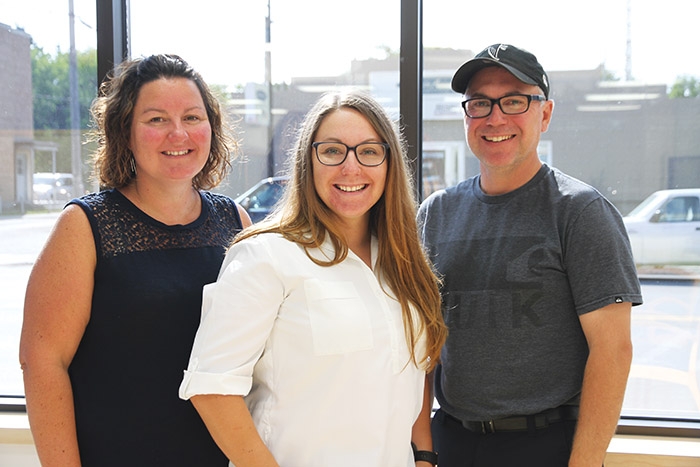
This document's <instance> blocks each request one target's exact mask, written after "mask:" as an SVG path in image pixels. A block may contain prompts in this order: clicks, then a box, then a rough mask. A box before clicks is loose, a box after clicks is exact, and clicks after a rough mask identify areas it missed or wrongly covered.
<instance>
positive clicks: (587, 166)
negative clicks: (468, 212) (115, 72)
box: [0, 0, 700, 422]
mask: <svg viewBox="0 0 700 467" xmlns="http://www.w3.org/2000/svg"><path fill="white" fill-rule="evenodd" d="M38 3H39V1H38V0H37V1H36V2H33V3H31V4H27V5H24V4H22V3H18V2H14V4H12V5H6V6H5V7H4V8H3V10H2V12H1V13H0V23H4V24H5V25H6V26H3V27H2V28H0V52H2V53H0V60H2V61H7V64H5V66H3V69H4V70H8V73H4V74H3V75H2V76H1V77H0V82H1V83H2V86H0V106H2V111H1V112H0V167H1V168H2V169H0V295H1V296H2V300H0V375H1V376H0V394H2V395H10V396H21V395H22V393H23V388H22V380H21V372H20V370H19V368H18V364H17V345H18V341H19V329H20V326H21V310H22V300H23V291H24V286H25V284H26V280H27V276H28V273H29V270H30V268H31V264H32V262H33V260H34V258H35V257H36V255H37V254H38V248H39V247H40V246H41V244H42V242H43V239H44V238H45V237H46V235H47V234H48V231H49V229H50V227H51V225H52V221H53V219H55V216H56V212H55V210H54V208H59V209H60V207H61V206H62V204H61V203H60V202H59V203H55V202H46V203H43V202H42V203H40V202H35V199H34V186H35V185H37V184H38V175H37V177H36V178H35V176H34V174H39V173H51V174H59V177H62V176H61V175H60V174H69V175H71V176H72V188H71V190H72V193H75V194H79V193H83V192H85V191H91V190H94V189H95V187H94V186H93V185H91V182H90V180H89V178H88V177H87V174H88V170H89V167H88V164H87V162H86V161H87V159H88V155H89V153H90V150H91V147H90V146H89V145H84V144H83V145H78V146H79V152H78V153H77V155H76V152H75V151H76V149H75V148H76V146H75V145H74V141H75V138H74V136H75V135H76V132H75V131H72V129H73V128H75V127H74V126H73V124H72V123H71V117H70V111H69V109H70V105H69V104H70V102H71V101H72V99H77V100H78V101H79V103H80V106H79V107H80V110H81V111H80V120H79V122H80V123H79V125H78V128H79V129H80V133H83V132H84V130H85V128H87V118H88V117H87V113H86V112H85V109H86V108H87V105H89V102H90V100H91V99H92V97H94V95H95V94H96V89H97V83H96V80H95V79H94V76H96V73H94V72H92V71H91V70H92V69H94V68H96V59H95V53H94V51H95V48H96V40H95V4H96V2H95V1H93V0H75V1H74V11H75V17H74V19H75V21H74V23H73V24H74V35H75V39H76V40H75V45H76V47H75V48H76V55H77V57H76V58H77V65H76V66H77V69H78V80H79V86H78V93H77V95H75V94H74V95H71V92H70V79H69V77H68V76H67V75H66V70H68V69H69V65H70V60H69V59H70V54H69V52H70V42H69V38H70V34H69V20H70V17H69V15H68V5H67V4H66V3H68V2H54V1H52V0H42V2H41V3H42V6H41V8H38V7H37V5H38ZM402 4H404V5H406V4H410V5H415V1H414V0H402V1H399V0H396V1H393V2H376V1H370V0H358V1H356V2H354V3H352V4H350V3H348V4H347V5H345V6H338V7H337V8H341V11H337V10H334V11H333V13H332V14H329V10H328V8H329V7H328V6H327V2H323V1H322V0H299V1H294V2H291V1H277V0H273V1H271V2H267V1H265V0H255V1H250V2H218V1H215V0H202V1H200V2H198V3H197V5H196V6H195V7H194V8H192V7H191V6H192V5H191V4H188V8H178V7H179V6H183V5H184V3H183V2H179V1H172V0H170V1H164V0H154V1H149V2H131V5H130V11H129V20H130V28H131V30H130V33H129V44H130V47H131V54H132V56H141V55H148V54H151V53H160V52H168V53H177V54H179V55H181V56H182V57H183V58H185V59H186V60H187V61H189V62H190V63H191V64H192V65H193V66H194V67H195V68H196V69H197V70H198V71H200V72H201V73H202V75H203V76H204V78H205V79H206V80H207V82H208V83H209V84H210V85H212V86H213V87H214V88H215V89H216V90H217V92H219V95H220V96H221V99H222V100H223V102H224V103H225V106H226V108H227V109H228V110H229V114H230V115H231V117H232V119H233V120H234V121H235V123H236V127H237V133H238V134H239V135H240V136H241V138H242V152H243V155H244V156H245V159H246V161H245V162H244V163H243V162H242V163H240V164H234V169H233V173H232V175H231V177H230V179H229V180H228V182H227V183H226V184H225V185H224V186H222V187H220V188H219V191H221V192H224V193H226V194H229V195H231V196H233V197H235V196H238V195H240V194H242V193H244V192H245V191H246V190H248V189H249V188H251V187H252V186H254V185H255V184H256V183H257V182H259V181H260V180H263V179H265V178H267V177H271V176H276V175H280V174H282V173H283V172H284V169H285V158H286V153H287V150H288V149H289V148H290V147H291V145H292V143H293V140H294V131H293V130H294V128H295V125H296V124H297V123H298V122H299V120H300V119H301V118H302V117H303V115H304V113H305V111H306V110H307V109H308V107H309V106H310V105H311V104H312V103H313V102H314V101H315V99H316V98H317V97H318V95H319V94H320V93H322V92H324V91H326V90H329V89H337V88H342V87H345V86H353V87H358V86H360V87H366V88H367V89H369V90H370V92H372V93H373V94H374V95H375V96H376V97H378V98H379V99H380V101H381V102H382V103H383V104H384V105H385V106H386V108H387V109H388V110H389V112H390V113H391V114H392V115H394V116H396V118H399V106H400V97H401V96H400V92H399V83H400V82H403V83H404V86H405V83H406V81H407V79H406V78H405V79H404V80H400V79H399V68H400V66H401V63H400V60H399V58H400V56H399V45H400V37H401V29H400V28H401V24H400V19H401V15H400V9H401V6H402ZM37 11H40V13H37ZM698 13H700V6H697V5H695V4H693V3H692V2H686V1H683V0H667V1H665V2H663V3H662V2H631V1H630V0H606V1H605V2H603V0H591V1H589V2H586V3H585V7H582V8H580V9H578V10H577V11H576V13H575V14H574V13H573V12H572V10H571V8H570V7H569V5H568V4H567V3H566V2H558V1H555V0H533V1H532V2H529V3H528V4H527V5H525V4H523V3H522V2H517V1H514V0H504V1H502V2H500V3H499V6H498V11H495V10H494V8H493V5H491V4H489V3H483V2H457V1H456V0H434V1H431V2H423V21H424V34H423V40H422V43H423V47H424V49H423V51H422V61H423V68H424V71H423V81H422V84H423V93H422V105H421V106H422V115H423V121H422V128H421V130H422V151H421V159H422V164H421V166H420V167H421V169H422V172H423V178H422V182H423V192H422V194H423V195H424V196H425V195H427V194H429V193H430V192H432V191H433V190H436V189H440V188H442V187H444V186H450V185H453V184H455V183H457V182H459V181H460V180H464V179H465V178H467V177H469V176H471V175H473V174H475V173H477V171H478V163H477V162H476V159H475V158H474V157H473V156H472V155H471V153H470V151H469V148H468V146H467V145H466V142H465V141H464V133H463V127H462V113H461V108H460V104H459V102H460V98H461V96H459V95H457V94H455V93H454V92H452V91H451V90H450V86H449V84H450V79H451V76H452V74H453V72H454V71H455V70H456V68H457V67H458V66H459V65H460V64H461V63H462V62H464V61H465V60H467V59H469V58H471V56H473V54H475V53H477V52H478V51H480V50H481V49H483V48H484V47H485V46H487V45H490V44H493V43H500V42H506V43H513V44H516V45H518V46H521V47H523V48H526V49H529V50H531V51H532V52H534V53H535V54H536V55H537V56H538V58H539V59H540V61H541V63H542V64H543V65H544V66H545V68H546V69H547V71H548V72H549V75H550V79H551V82H552V90H553V92H552V98H553V99H554V101H555V110H554V117H553V121H552V125H551V126H550V129H549V131H548V132H547V133H545V135H544V136H543V138H542V144H541V147H540V153H541V157H542V159H543V160H544V161H546V162H547V163H549V164H551V165H553V166H555V167H558V168H560V169H562V170H563V171H565V172H567V173H569V174H571V175H573V176H575V177H577V178H579V179H581V180H583V181H585V182H587V183H589V184H591V185H593V186H594V187H596V188H597V189H598V190H599V191H601V192H602V193H603V194H604V195H605V196H606V197H608V198H609V199H610V200H611V201H612V202H613V203H614V204H615V205H616V206H617V207H618V209H619V210H620V211H621V212H622V213H623V214H627V213H629V212H630V211H631V210H632V209H633V208H634V207H635V206H637V205H638V204H640V203H641V202H642V201H643V200H644V199H645V198H647V197H648V196H649V195H650V194H651V193H653V192H656V191H659V190H662V189H667V188H673V189H679V188H698V187H700V149H699V148H700V128H699V125H700V98H698V94H699V93H700V62H698V60H696V59H695V58H694V57H693V56H692V54H691V52H689V49H688V48H687V47H686V46H684V44H693V43H695V42H696V40H695V37H694V35H693V32H694V30H695V29H694V26H695V25H694V23H693V21H694V19H695V18H696V17H697V15H698ZM154 18H158V21H157V27H154V26H155V23H154ZM21 28H24V29H23V30H22V29H21ZM406 33H411V31H407V32H406ZM268 38H269V39H270V40H269V41H268ZM416 43H418V42H416ZM57 47H59V48H57ZM10 64H11V65H10ZM32 65H34V67H33V68H32ZM90 67H92V69H91V68H90ZM61 73H63V74H61ZM89 76H93V78H92V81H91V80H90V79H91V78H89ZM29 82H31V83H32V86H31V87H28V86H27V84H28V83H29ZM404 89H405V88H404ZM32 93H33V94H32ZM30 109H33V112H31V111H30ZM414 111H415V112H417V110H415V109H414ZM404 113H405V114H404V115H402V118H403V119H407V118H410V117H411V115H409V114H408V113H406V112H405V111H404ZM79 141H84V138H83V137H82V135H81V136H80V139H79ZM76 161H81V162H82V163H81V162H77V163H76ZM63 179H65V180H70V179H71V177H67V176H66V177H65V178H63ZM51 189H52V190H53V185H52V188H51ZM696 200H697V198H696ZM669 207H670V206H669ZM682 208H683V212H682V213H680V214H678V215H679V216H685V217H684V219H685V220H686V221H687V220H690V219H688V216H692V217H691V218H692V219H693V221H694V222H695V221H697V216H698V215H699V214H698V211H699V210H698V206H697V203H696V204H695V205H691V204H687V203H686V204H684V205H683V206H682ZM679 219H680V218H679ZM680 220H683V219H680ZM679 224H683V222H679ZM686 224H688V222H686ZM695 234H696V240H694V242H693V243H692V245H697V244H700V241H698V240H697V232H695ZM659 245H660V246H659V247H658V248H656V249H655V251H657V252H658V251H660V252H661V253H668V252H669V251H670V246H669V242H668V241H665V242H664V241H661V242H660V243H659ZM689 258H690V259H689ZM640 259H641V257H640ZM640 276H641V278H642V287H643V293H644V297H645V304H644V305H643V306H641V307H637V308H635V309H634V310H633V339H634V345H635V359H634V362H633V368H632V372H631V375H630V380H629V384H628V392H627V397H626V399H625V404H624V408H623V416H625V417H636V418H643V419H670V420H690V421H696V422H697V421H700V376H698V375H700V359H698V358H697V348H698V346H699V345H700V293H699V292H700V286H699V285H698V280H700V260H692V257H690V256H688V255H687V254H684V255H682V256H681V260H680V262H678V261H675V260H674V261H673V262H671V261H668V260H663V259H662V260H655V261H654V262H652V263H650V264H647V265H642V264H640Z"/></svg>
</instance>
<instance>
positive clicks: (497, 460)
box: [431, 409, 576, 467]
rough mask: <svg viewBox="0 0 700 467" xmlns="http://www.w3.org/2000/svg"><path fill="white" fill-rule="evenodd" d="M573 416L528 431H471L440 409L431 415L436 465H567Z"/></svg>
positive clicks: (571, 438) (535, 466)
mask: <svg viewBox="0 0 700 467" xmlns="http://www.w3.org/2000/svg"><path fill="white" fill-rule="evenodd" d="M575 429H576V421H575V420H565V421H561V422H557V423H553V424H551V425H550V426H548V427H546V428H539V429H534V428H533V429H532V430H530V431H504V432H496V433H489V434H482V433H476V432H473V431H471V430H469V429H467V428H465V427H464V426H462V424H461V422H459V421H458V420H456V419H454V418H452V417H450V416H449V415H447V414H445V412H443V411H442V410H440V409H438V411H437V412H436V413H435V415H434V416H433V421H432V424H431V431H432V434H433V448H434V449H435V451H437V452H438V457H439V467H531V466H532V467H567V465H568V464H569V456H570V455H571V447H572V444H573V440H574V430H575Z"/></svg>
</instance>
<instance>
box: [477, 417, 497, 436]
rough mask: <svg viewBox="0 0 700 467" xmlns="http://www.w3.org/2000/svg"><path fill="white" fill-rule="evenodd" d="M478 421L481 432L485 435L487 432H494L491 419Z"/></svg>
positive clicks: (494, 428)
mask: <svg viewBox="0 0 700 467" xmlns="http://www.w3.org/2000/svg"><path fill="white" fill-rule="evenodd" d="M480 423H481V433H483V434H485V435H487V434H489V433H495V432H496V427H495V426H494V425H493V420H489V421H487V422H480Z"/></svg>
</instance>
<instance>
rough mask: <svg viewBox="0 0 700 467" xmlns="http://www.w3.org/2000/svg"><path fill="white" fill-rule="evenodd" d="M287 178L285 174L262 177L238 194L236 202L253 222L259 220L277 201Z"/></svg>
mask: <svg viewBox="0 0 700 467" xmlns="http://www.w3.org/2000/svg"><path fill="white" fill-rule="evenodd" d="M288 180H289V177H287V176H281V177H269V178H265V179H262V180H260V181H259V182H258V183H256V184H255V185H253V187H252V188H250V189H249V190H247V191H245V192H244V193H242V194H241V195H240V196H238V197H237V198H236V202H237V203H238V204H240V205H241V206H242V207H243V208H244V209H245V210H246V211H248V215H249V216H250V219H251V220H252V221H253V222H254V223H255V222H258V221H261V220H263V219H264V218H265V216H267V215H268V214H269V213H270V212H271V211H272V208H273V207H274V206H275V204H277V201H279V199H280V197H281V196H282V191H283V190H284V186H285V185H286V184H287V181H288Z"/></svg>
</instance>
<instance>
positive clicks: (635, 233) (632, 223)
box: [624, 188, 700, 265]
mask: <svg viewBox="0 0 700 467" xmlns="http://www.w3.org/2000/svg"><path fill="white" fill-rule="evenodd" d="M624 222H625V226H626V227H627V233H628V234H629V237H630V242H631V243H632V253H633V254H634V260H635V263H637V264H655V265H674V264H676V265H681V264H682V265H700V188H686V189H676V190H661V191H657V192H654V193H652V194H651V195H650V196H649V197H648V198H647V199H645V200H644V201H642V202H641V203H640V204H639V205H638V206H637V207H636V208H634V209H633V210H632V211H631V212H630V213H629V214H627V216H625V217H624Z"/></svg>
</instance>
